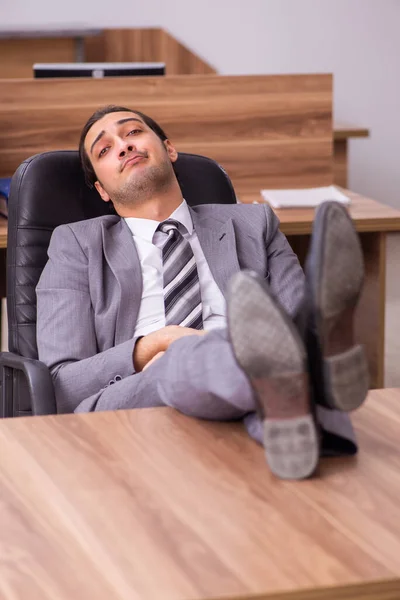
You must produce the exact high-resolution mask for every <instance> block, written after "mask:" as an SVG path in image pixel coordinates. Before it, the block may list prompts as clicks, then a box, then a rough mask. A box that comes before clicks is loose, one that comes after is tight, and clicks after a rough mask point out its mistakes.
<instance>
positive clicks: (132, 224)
mask: <svg viewBox="0 0 400 600" xmlns="http://www.w3.org/2000/svg"><path fill="white" fill-rule="evenodd" d="M168 219H174V220H175V221H179V223H181V224H182V225H183V226H184V227H185V229H186V230H187V232H188V233H189V234H190V235H191V234H192V232H193V221H192V217H191V214H190V212H189V207H188V205H187V203H186V200H182V203H181V204H180V205H179V206H178V208H176V209H175V210H174V212H173V213H172V214H171V215H170V216H169V217H168ZM125 222H126V224H127V225H128V227H129V229H130V230H131V232H132V235H133V236H134V237H139V238H142V239H144V240H146V241H148V242H152V241H153V236H154V234H155V231H156V229H157V227H158V226H159V224H160V222H161V221H154V220H153V219H138V218H136V217H126V218H125Z"/></svg>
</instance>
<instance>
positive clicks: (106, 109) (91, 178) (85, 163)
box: [79, 104, 168, 188]
mask: <svg viewBox="0 0 400 600" xmlns="http://www.w3.org/2000/svg"><path fill="white" fill-rule="evenodd" d="M113 112H130V113H133V114H135V115H138V117H140V118H141V119H142V121H143V122H144V123H145V124H146V125H147V126H148V127H150V129H152V130H153V131H154V133H155V134H157V135H158V137H159V138H160V140H161V141H162V142H163V141H164V140H166V139H168V138H167V135H166V134H165V132H164V131H163V129H162V128H161V127H160V125H159V124H158V123H156V121H154V120H153V119H151V118H150V117H148V116H147V115H145V114H143V113H142V112H140V111H139V110H132V109H131V108H126V107H124V106H114V105H113V104H110V105H108V106H103V108H99V110H96V112H95V113H93V114H92V116H91V117H89V119H88V120H87V122H86V123H85V125H84V126H83V129H82V132H81V137H80V140H79V158H80V159H81V164H82V168H83V172H84V175H85V181H86V183H87V185H88V186H89V187H90V188H92V187H93V184H94V182H95V181H96V180H97V177H96V173H95V172H94V169H93V167H92V163H91V161H90V158H89V157H88V155H87V152H86V150H85V138H86V135H87V133H88V131H89V129H90V128H91V127H92V126H93V125H94V124H95V123H96V122H97V121H99V120H100V119H102V118H103V117H104V116H105V115H108V114H109V113H113Z"/></svg>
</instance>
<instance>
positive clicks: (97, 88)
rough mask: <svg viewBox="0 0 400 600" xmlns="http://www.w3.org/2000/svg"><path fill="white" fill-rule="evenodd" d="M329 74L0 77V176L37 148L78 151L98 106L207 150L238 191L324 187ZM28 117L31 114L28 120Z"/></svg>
mask: <svg viewBox="0 0 400 600" xmlns="http://www.w3.org/2000/svg"><path fill="white" fill-rule="evenodd" d="M331 101H332V78H331V76H330V75H304V76H303V75H297V76H289V75H288V76H286V75H282V76H224V77H222V76H218V75H209V76H207V75H191V76H171V77H143V78H117V79H112V80H111V79H108V80H107V79H104V80H92V79H88V80H70V81H68V80H62V79H59V80H57V81H45V80H39V81H35V80H32V81H28V80H20V81H17V80H16V81H11V80H10V81H3V82H0V130H1V131H2V134H3V140H7V144H5V145H4V146H3V149H0V176H1V175H3V174H4V175H5V176H7V175H9V174H10V173H12V172H13V171H14V170H15V168H16V167H17V166H18V164H20V162H21V161H22V160H23V159H24V158H26V157H27V156H30V155H32V154H35V153H37V152H42V151H44V150H53V149H59V148H76V147H77V144H78V138H79V132H80V129H81V127H82V125H83V123H84V122H85V121H86V119H87V118H88V117H89V115H90V114H91V113H92V112H94V110H96V109H97V108H98V107H99V106H101V105H104V104H108V103H115V104H120V105H122V106H129V107H132V108H136V109H138V110H141V111H143V112H145V113H148V114H149V115H150V116H152V117H153V118H155V119H156V120H158V121H159V122H160V124H161V125H162V126H163V127H164V128H165V130H166V132H167V134H168V136H169V137H170V138H171V140H172V142H173V143H174V144H175V145H176V147H177V149H178V150H181V151H186V152H199V153H204V154H206V155H208V156H211V157H213V158H215V159H216V160H218V161H219V162H221V164H222V165H223V166H224V167H225V168H226V170H227V171H228V173H229V175H230V176H231V178H232V181H233V183H234V185H235V188H236V189H237V191H238V192H239V193H240V192H258V191H259V190H260V189H261V188H262V187H266V186H268V185H270V186H271V187H299V186H300V187H307V186H309V185H325V184H329V183H332V123H331V112H332V107H331ZM26 114H29V119H26Z"/></svg>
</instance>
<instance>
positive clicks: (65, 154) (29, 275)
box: [7, 150, 236, 358]
mask: <svg viewBox="0 0 400 600" xmlns="http://www.w3.org/2000/svg"><path fill="white" fill-rule="evenodd" d="M175 172H176V174H177V177H178V181H179V184H180V186H181V189H182V193H183V196H184V198H185V199H186V201H187V202H188V204H189V205H191V206H195V205H197V204H214V203H221V204H231V203H235V202H236V197H235V192H234V189H233V187H232V184H231V181H230V179H229V177H228V175H227V174H226V173H225V171H224V170H223V169H222V168H221V167H220V166H219V165H218V164H217V163H216V162H215V161H213V160H211V159H209V158H206V157H204V156H198V155H195V154H185V153H180V154H179V157H178V160H177V161H176V163H175ZM8 210H9V216H8V246H7V310H8V328H9V333H8V341H9V350H10V351H11V352H15V353H17V354H19V355H21V356H24V357H27V358H37V346H36V292H35V288H36V285H37V283H38V281H39V277H40V275H41V272H42V270H43V267H44V265H45V264H46V261H47V248H48V245H49V242H50V237H51V234H52V232H53V230H54V228H55V227H57V226H58V225H62V224H65V223H72V222H75V221H80V220H83V219H90V218H92V217H97V216H101V215H104V214H109V209H108V206H107V204H106V203H104V202H103V201H102V200H101V199H100V197H99V195H98V194H97V192H96V190H95V189H89V188H88V187H87V186H86V184H85V181H84V177H83V172H82V169H81V167H80V163H79V157H78V152H76V151H72V150H61V151H54V152H45V153H43V154H37V155H36V156H33V157H31V158H28V159H27V160H25V161H24V162H23V163H22V164H21V165H20V166H19V167H18V169H17V171H16V172H15V174H14V176H13V178H12V182H11V190H10V197H9V206H8Z"/></svg>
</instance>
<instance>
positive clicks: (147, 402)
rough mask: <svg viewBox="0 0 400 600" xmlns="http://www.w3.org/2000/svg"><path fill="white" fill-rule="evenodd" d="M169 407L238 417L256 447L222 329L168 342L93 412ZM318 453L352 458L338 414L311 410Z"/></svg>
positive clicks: (249, 410)
mask: <svg viewBox="0 0 400 600" xmlns="http://www.w3.org/2000/svg"><path fill="white" fill-rule="evenodd" d="M156 406H170V407H173V408H175V409H177V410H179V411H180V412H182V413H184V414H186V415H189V416H192V417H197V418H201V419H209V420H214V421H229V420H238V419H243V421H244V425H245V426H246V428H247V431H248V432H249V434H250V435H251V437H253V438H254V439H255V440H257V441H258V442H259V443H262V423H261V420H260V419H259V417H258V415H257V414H256V412H255V409H256V405H255V399H254V395H253V391H252V388H251V386H250V383H249V381H248V379H247V377H246V375H245V374H244V372H243V371H242V369H241V368H240V367H239V365H238V363H237V362H236V359H235V356H234V354H233V351H232V347H231V344H230V342H229V339H228V333H227V331H226V330H215V331H211V332H209V333H207V335H204V336H197V335H194V336H187V337H183V338H181V339H179V340H177V341H175V342H173V343H172V344H171V346H170V347H169V348H168V350H167V352H165V354H164V355H163V356H162V357H161V358H159V359H158V360H156V361H155V362H154V363H153V364H152V365H150V367H149V368H148V369H146V370H145V371H143V372H141V373H137V374H135V375H131V376H130V377H126V378H125V379H123V380H121V381H119V382H118V383H115V384H113V385H110V386H109V387H108V388H107V389H106V390H104V392H103V393H102V395H101V396H100V398H99V400H98V402H97V406H96V410H115V409H124V408H145V407H147V408H149V407H156ZM317 418H318V420H319V422H320V424H321V427H322V431H323V433H324V436H325V440H324V436H323V453H324V454H332V455H334V454H354V453H355V452H356V449H357V447H356V445H355V436H354V432H353V429H352V426H351V423H350V419H349V418H348V416H347V415H345V414H344V413H341V412H339V411H335V410H327V409H325V408H323V407H322V406H317Z"/></svg>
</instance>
